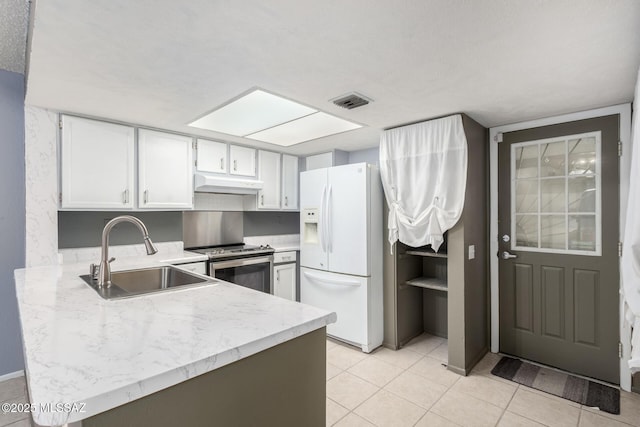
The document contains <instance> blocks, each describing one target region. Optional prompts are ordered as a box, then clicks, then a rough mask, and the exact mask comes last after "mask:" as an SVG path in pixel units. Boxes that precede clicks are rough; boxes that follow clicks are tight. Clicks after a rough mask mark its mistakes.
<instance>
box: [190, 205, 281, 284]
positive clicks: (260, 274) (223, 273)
mask: <svg viewBox="0 0 640 427" xmlns="http://www.w3.org/2000/svg"><path fill="white" fill-rule="evenodd" d="M182 235H183V240H184V246H185V249H187V250H190V251H192V252H198V253H201V254H205V255H207V256H208V257H209V262H208V263H207V274H208V275H209V276H211V277H216V278H218V279H221V280H226V281H228V282H231V283H235V284H237V285H240V286H244V287H247V288H251V289H255V290H258V291H262V292H266V293H273V285H272V284H273V252H274V249H273V248H271V247H269V246H251V245H245V244H243V243H242V239H243V237H244V227H243V220H242V212H209V211H201V212H184V213H183V214H182Z"/></svg>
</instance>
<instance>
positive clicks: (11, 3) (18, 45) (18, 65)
mask: <svg viewBox="0 0 640 427" xmlns="http://www.w3.org/2000/svg"><path fill="white" fill-rule="evenodd" d="M28 21H29V1H28V0H0V69H2V70H7V71H13V72H14V73H20V74H24V62H25V51H26V45H27V27H28Z"/></svg>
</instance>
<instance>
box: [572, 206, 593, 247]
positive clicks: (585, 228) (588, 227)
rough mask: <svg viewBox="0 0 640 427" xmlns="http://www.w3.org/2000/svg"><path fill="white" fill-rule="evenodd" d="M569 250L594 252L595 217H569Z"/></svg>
mask: <svg viewBox="0 0 640 427" xmlns="http://www.w3.org/2000/svg"><path fill="white" fill-rule="evenodd" d="M569 249H573V250H578V251H595V250H596V216H595V215H569Z"/></svg>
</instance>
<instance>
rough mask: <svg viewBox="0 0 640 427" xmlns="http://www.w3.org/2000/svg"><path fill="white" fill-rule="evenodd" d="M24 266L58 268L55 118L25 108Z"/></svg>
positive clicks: (32, 108)
mask: <svg viewBox="0 0 640 427" xmlns="http://www.w3.org/2000/svg"><path fill="white" fill-rule="evenodd" d="M24 113H25V117H24V119H25V120H24V121H25V177H26V194H25V211H26V221H25V229H26V230H25V232H26V241H25V247H26V248H25V249H26V260H25V261H26V262H25V264H26V266H27V267H38V266H43V265H53V264H58V172H57V165H58V159H57V134H58V115H57V114H55V113H52V112H51V111H47V110H44V109H42V108H37V107H30V106H25V109H24Z"/></svg>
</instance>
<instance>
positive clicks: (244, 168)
mask: <svg viewBox="0 0 640 427" xmlns="http://www.w3.org/2000/svg"><path fill="white" fill-rule="evenodd" d="M229 173H230V174H231V175H243V176H256V150H255V149H254V148H248V147H238V146H237V145H230V146H229Z"/></svg>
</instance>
